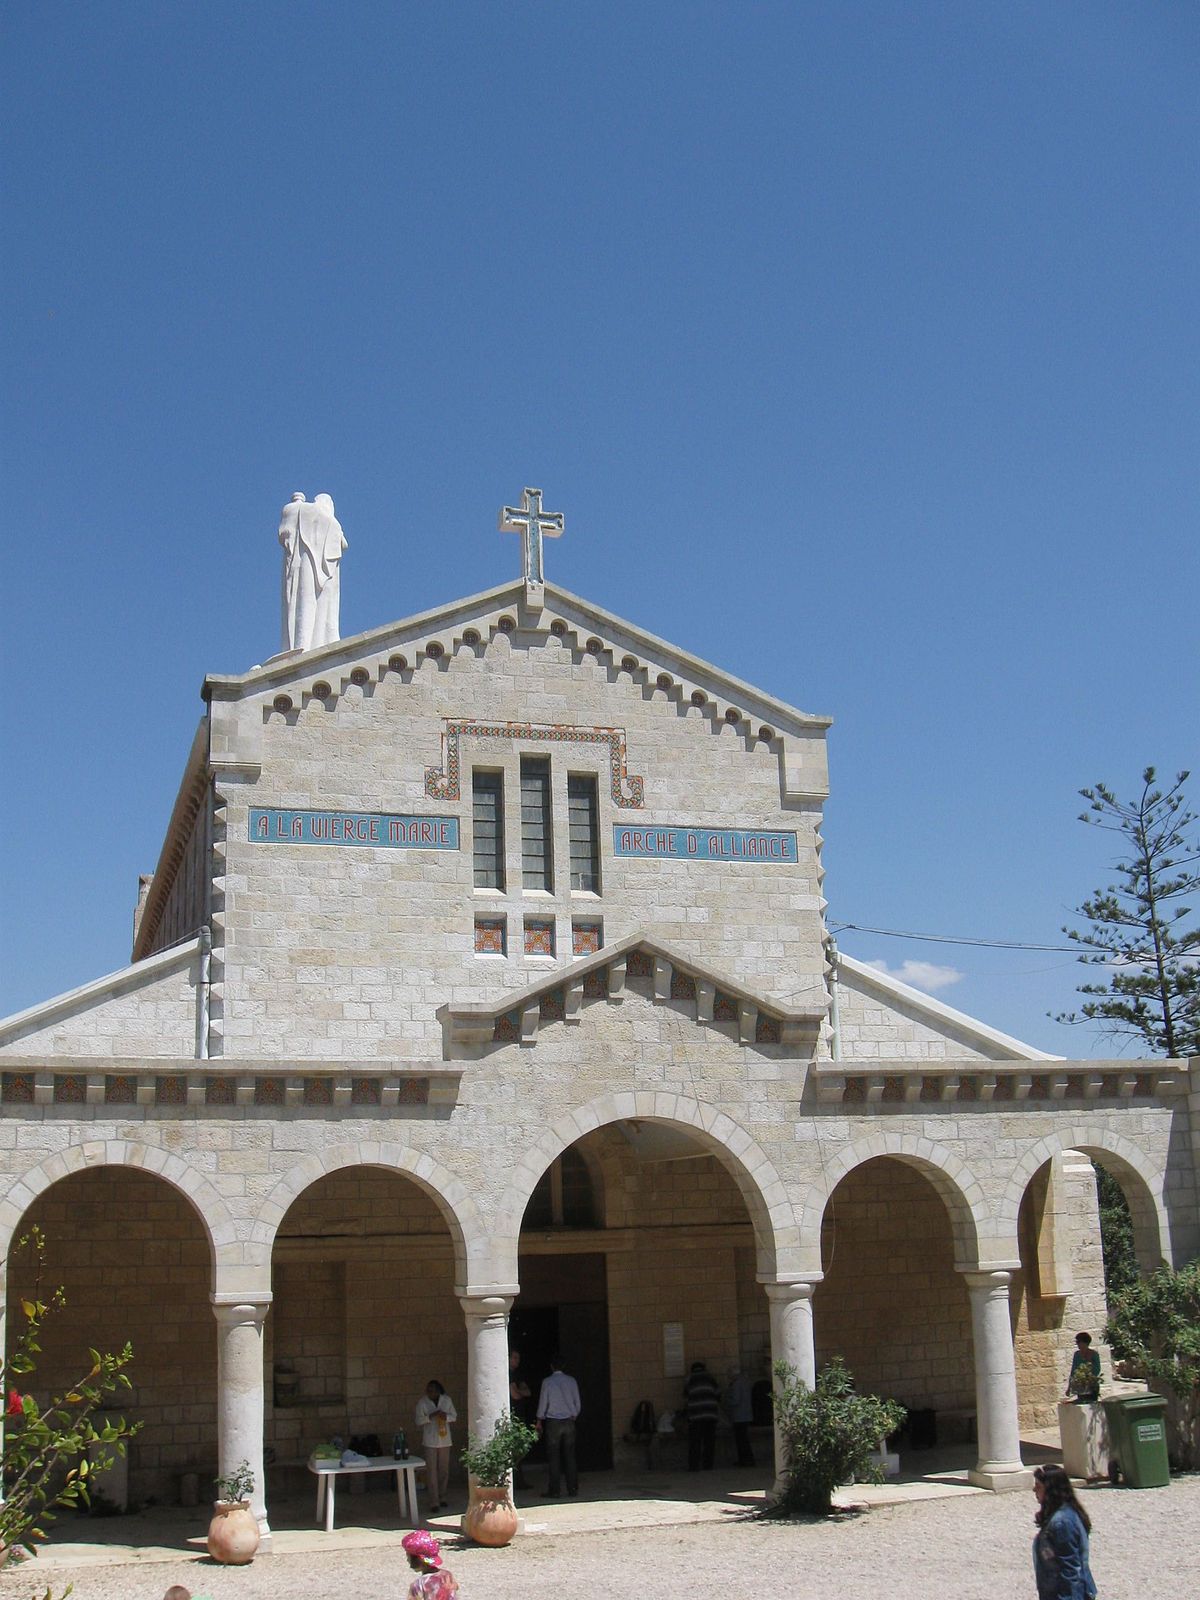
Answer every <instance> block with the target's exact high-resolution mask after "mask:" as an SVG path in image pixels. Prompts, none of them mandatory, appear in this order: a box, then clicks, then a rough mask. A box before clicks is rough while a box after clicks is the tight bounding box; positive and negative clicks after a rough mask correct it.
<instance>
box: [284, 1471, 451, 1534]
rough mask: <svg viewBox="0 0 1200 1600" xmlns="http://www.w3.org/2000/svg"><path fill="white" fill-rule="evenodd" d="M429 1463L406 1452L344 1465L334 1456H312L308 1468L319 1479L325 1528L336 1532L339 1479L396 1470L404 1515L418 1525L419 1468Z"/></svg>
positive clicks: (319, 1502)
mask: <svg viewBox="0 0 1200 1600" xmlns="http://www.w3.org/2000/svg"><path fill="white" fill-rule="evenodd" d="M424 1466H425V1463H424V1461H423V1460H422V1459H421V1457H420V1456H405V1457H404V1459H403V1460H402V1461H397V1460H395V1459H394V1457H392V1456H368V1457H367V1458H366V1460H365V1461H363V1462H352V1463H351V1464H350V1465H349V1466H346V1467H344V1466H343V1465H342V1463H341V1462H340V1461H337V1460H335V1459H333V1458H332V1457H331V1458H330V1459H329V1460H327V1461H326V1460H322V1459H321V1458H319V1457H317V1456H310V1457H309V1458H308V1470H309V1471H310V1472H312V1473H315V1474H316V1479H317V1521H318V1523H319V1522H320V1521H321V1519H322V1516H324V1521H325V1532H326V1533H332V1532H333V1508H334V1495H335V1493H336V1491H337V1481H338V1479H339V1478H341V1477H344V1476H345V1475H346V1474H348V1473H351V1472H394V1473H395V1474H396V1497H397V1499H398V1500H399V1502H400V1516H401V1519H402V1520H403V1519H404V1518H405V1517H406V1516H407V1518H408V1520H409V1521H410V1522H411V1523H412V1525H413V1526H414V1527H416V1524H417V1518H418V1515H419V1513H418V1509H417V1469H418V1468H424Z"/></svg>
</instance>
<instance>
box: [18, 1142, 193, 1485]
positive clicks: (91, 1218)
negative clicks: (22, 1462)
mask: <svg viewBox="0 0 1200 1600" xmlns="http://www.w3.org/2000/svg"><path fill="white" fill-rule="evenodd" d="M34 1223H36V1224H37V1225H38V1226H39V1227H41V1228H42V1230H43V1231H44V1233H45V1235H46V1240H47V1255H46V1268H45V1272H44V1274H43V1277H42V1289H43V1298H45V1297H46V1294H47V1292H48V1291H49V1290H51V1289H53V1288H54V1287H56V1286H57V1285H59V1284H62V1285H64V1286H65V1287H66V1289H67V1303H66V1307H65V1309H64V1310H63V1311H62V1312H61V1313H58V1314H56V1315H54V1316H52V1317H50V1318H49V1319H48V1320H47V1322H46V1324H45V1331H44V1336H43V1338H42V1340H41V1343H42V1354H41V1355H40V1356H39V1357H38V1358H37V1370H36V1372H35V1374H34V1375H33V1377H32V1379H31V1380H21V1381H27V1382H28V1387H29V1388H31V1389H32V1391H33V1393H34V1394H36V1395H37V1396H38V1397H39V1399H40V1400H42V1401H43V1402H44V1400H45V1399H46V1397H47V1396H48V1395H49V1394H50V1393H51V1392H54V1391H61V1390H62V1389H64V1388H66V1387H68V1386H70V1385H72V1384H74V1383H75V1382H76V1381H78V1380H79V1379H80V1378H81V1377H83V1376H85V1375H86V1373H87V1371H88V1367H89V1365H90V1360H89V1357H88V1350H89V1348H91V1347H94V1348H96V1349H99V1350H117V1349H119V1348H120V1347H121V1346H122V1345H123V1344H124V1343H125V1342H126V1340H129V1341H130V1342H131V1343H132V1345H133V1362H132V1364H131V1366H130V1367H129V1369H128V1371H129V1376H130V1380H131V1383H132V1385H133V1387H132V1391H131V1392H128V1393H126V1392H119V1393H118V1395H117V1396H116V1397H115V1399H114V1409H116V1410H117V1411H118V1412H119V1413H120V1414H122V1415H125V1416H126V1417H128V1418H131V1419H133V1420H135V1421H139V1422H141V1424H142V1429H141V1432H140V1433H139V1434H138V1435H137V1436H136V1437H135V1438H134V1439H133V1440H132V1441H131V1442H130V1444H129V1446H128V1450H129V1492H130V1496H131V1499H133V1500H135V1501H145V1500H147V1499H150V1498H154V1499H157V1500H162V1501H172V1502H173V1501H174V1500H176V1499H177V1496H178V1487H179V1485H178V1475H179V1473H181V1472H184V1471H198V1472H199V1473H200V1476H201V1478H202V1480H203V1479H205V1478H211V1477H212V1475H213V1474H214V1473H215V1472H216V1460H217V1436H216V1384H217V1334H216V1323H215V1321H214V1319H213V1314H212V1308H211V1306H210V1305H209V1299H208V1297H209V1291H210V1288H211V1284H212V1276H211V1266H210V1251H209V1246H208V1241H207V1239H206V1238H205V1236H204V1230H203V1227H202V1225H201V1223H200V1221H199V1219H198V1217H197V1216H196V1214H195V1212H194V1211H193V1209H192V1207H191V1206H190V1205H189V1204H188V1202H187V1201H186V1200H185V1199H184V1198H183V1197H182V1195H180V1194H179V1193H178V1192H177V1191H176V1190H173V1189H172V1188H171V1187H170V1186H169V1185H167V1184H165V1183H162V1182H160V1181H159V1180H157V1179H155V1178H152V1177H150V1176H149V1175H147V1174H145V1173H141V1172H136V1171H132V1170H129V1169H126V1168H120V1167H116V1168H111V1167H110V1168H98V1169H96V1170H94V1171H90V1172H85V1173H79V1174H77V1175H75V1176H73V1177H70V1178H67V1179H66V1180H65V1181H63V1182H61V1183H58V1184H56V1185H54V1187H52V1188H50V1189H48V1190H47V1191H46V1193H45V1194H44V1195H42V1196H41V1197H40V1199H39V1200H38V1201H37V1202H36V1203H35V1205H34V1206H33V1207H31V1209H30V1211H29V1213H28V1215H27V1217H26V1219H25V1226H26V1227H28V1226H30V1225H32V1224H34ZM32 1287H33V1278H32V1275H31V1267H30V1258H29V1257H27V1256H25V1255H24V1254H22V1253H16V1254H14V1256H13V1257H12V1258H11V1261H10V1266H9V1289H8V1329H9V1341H10V1345H9V1347H10V1349H11V1347H12V1339H13V1337H14V1335H15V1331H16V1329H17V1328H18V1327H19V1325H20V1323H21V1321H22V1320H23V1319H22V1318H21V1312H20V1301H21V1299H22V1298H23V1297H25V1296H27V1295H28V1294H29V1293H30V1291H31V1289H32ZM207 1487H208V1485H207V1484H203V1483H202V1490H201V1492H202V1494H203V1493H205V1492H207Z"/></svg>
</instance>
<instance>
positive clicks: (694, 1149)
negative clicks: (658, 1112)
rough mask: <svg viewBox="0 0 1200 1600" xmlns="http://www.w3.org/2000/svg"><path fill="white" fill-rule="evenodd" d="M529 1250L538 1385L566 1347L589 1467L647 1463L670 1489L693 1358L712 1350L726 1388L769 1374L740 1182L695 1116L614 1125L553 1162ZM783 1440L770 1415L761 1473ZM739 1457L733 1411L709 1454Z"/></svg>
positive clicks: (532, 1215) (678, 1467)
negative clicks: (737, 1379)
mask: <svg viewBox="0 0 1200 1600" xmlns="http://www.w3.org/2000/svg"><path fill="white" fill-rule="evenodd" d="M519 1251H520V1254H519V1277H520V1284H521V1292H520V1295H519V1297H518V1298H517V1300H516V1301H515V1302H514V1305H513V1309H512V1312H511V1314H510V1318H509V1326H510V1343H511V1345H512V1347H513V1348H515V1349H519V1350H520V1352H521V1361H522V1368H523V1370H524V1372H525V1373H526V1376H527V1380H528V1381H529V1383H530V1386H531V1388H532V1389H533V1391H534V1397H535V1398H536V1394H537V1387H538V1384H539V1383H540V1380H541V1378H542V1377H543V1376H544V1375H545V1373H546V1372H547V1371H548V1370H549V1357H550V1355H551V1354H552V1352H553V1348H554V1346H555V1345H557V1347H558V1349H559V1352H560V1354H561V1355H562V1357H563V1361H564V1366H565V1369H566V1370H567V1371H568V1372H569V1373H570V1374H571V1375H572V1376H573V1377H575V1378H576V1379H577V1380H578V1382H579V1386H580V1395H581V1401H582V1413H581V1418H580V1425H579V1448H580V1468H581V1470H582V1471H584V1472H585V1473H586V1472H587V1471H588V1470H589V1469H590V1470H592V1471H597V1470H603V1469H605V1468H609V1467H611V1468H615V1469H616V1470H617V1472H618V1473H620V1474H626V1475H634V1476H638V1477H641V1476H643V1475H646V1474H650V1475H651V1482H656V1483H657V1484H658V1485H659V1486H661V1492H669V1491H667V1489H666V1485H667V1484H668V1483H669V1482H671V1481H676V1482H678V1481H679V1480H678V1479H677V1478H676V1475H677V1474H679V1473H680V1472H684V1471H686V1468H687V1464H688V1449H687V1431H686V1417H685V1410H684V1394H683V1388H684V1381H685V1378H686V1376H687V1373H688V1370H689V1368H690V1366H691V1364H692V1363H693V1362H695V1361H702V1362H704V1363H705V1364H706V1365H707V1367H708V1370H709V1371H710V1372H711V1373H712V1374H713V1376H714V1377H715V1379H716V1380H717V1383H718V1386H719V1388H720V1389H721V1390H722V1391H724V1390H725V1389H726V1388H727V1386H728V1385H729V1383H730V1381H731V1377H732V1374H733V1373H734V1372H735V1371H740V1372H741V1373H742V1374H744V1376H745V1378H746V1379H747V1380H748V1383H749V1384H750V1385H751V1386H753V1385H754V1383H755V1382H756V1381H762V1382H764V1383H766V1382H768V1381H769V1373H770V1319H769V1306H768V1302H767V1297H766V1293H765V1291H764V1289H763V1286H762V1284H760V1283H759V1281H758V1270H757V1254H756V1242H755V1235H754V1227H753V1224H752V1222H751V1219H750V1213H749V1211H748V1208H747V1204H746V1200H745V1199H744V1198H743V1195H742V1192H741V1190H740V1189H739V1186H738V1182H737V1181H736V1179H735V1178H734V1176H733V1175H732V1173H731V1172H730V1170H729V1169H728V1167H727V1166H726V1165H725V1163H724V1162H723V1160H722V1159H721V1157H720V1156H719V1154H718V1153H716V1152H715V1151H714V1150H713V1149H712V1148H711V1147H710V1146H708V1145H706V1144H703V1143H701V1142H700V1140H699V1139H698V1138H697V1137H696V1136H695V1135H694V1134H693V1133H692V1131H691V1130H690V1129H689V1128H686V1127H684V1126H681V1125H678V1124H675V1123H665V1122H655V1121H649V1120H647V1121H644V1122H634V1121H618V1122H614V1123H610V1124H607V1125H606V1126H604V1127H601V1128H598V1129H597V1130H596V1131H595V1132H593V1133H589V1134H587V1135H586V1136H585V1137H584V1138H582V1139H579V1140H577V1141H576V1143H575V1144H573V1145H570V1146H568V1147H567V1149H565V1150H564V1151H563V1152H562V1154H561V1155H560V1156H559V1157H558V1158H557V1159H556V1160H555V1161H554V1162H552V1163H551V1165H550V1167H548V1168H547V1170H546V1172H545V1173H544V1174H543V1176H542V1179H541V1181H540V1182H539V1183H538V1185H537V1187H536V1188H535V1189H534V1192H533V1194H532V1195H531V1197H530V1200H529V1202H528V1205H527V1207H526V1211H525V1216H524V1220H523V1224H522V1228H521V1235H520V1246H519ZM664 1414H669V1415H668V1416H666V1417H665V1418H664ZM635 1415H636V1417H637V1419H638V1420H637V1424H636V1426H635V1423H634V1418H635ZM648 1416H649V1417H651V1418H652V1419H653V1420H652V1421H651V1422H650V1423H649V1424H648V1425H647V1421H646V1419H647V1417H648ZM660 1419H662V1420H663V1423H664V1425H663V1427H662V1430H661V1432H659V1431H656V1424H657V1423H658V1422H659V1420H660ZM772 1451H773V1445H772V1440H771V1435H770V1429H769V1427H763V1428H761V1429H759V1430H758V1436H757V1437H756V1439H755V1441H754V1454H755V1456H756V1458H757V1463H758V1466H759V1468H760V1469H761V1470H762V1471H763V1472H764V1473H766V1472H769V1471H770V1469H771V1463H772ZM536 1459H537V1458H536V1457H535V1460H536ZM738 1459H739V1452H738V1450H737V1447H736V1444H735V1440H734V1435H733V1429H732V1424H731V1422H730V1420H729V1419H728V1417H727V1415H726V1413H725V1411H724V1410H723V1411H722V1416H721V1422H720V1425H719V1429H718V1434H717V1440H716V1455H715V1461H714V1466H715V1468H716V1469H717V1470H719V1471H727V1470H729V1469H730V1468H734V1469H735V1470H736V1467H737V1464H738ZM688 1482H689V1487H694V1483H693V1481H692V1480H688ZM648 1487H649V1486H647V1489H648ZM582 1492H583V1493H584V1494H585V1495H586V1493H587V1484H586V1481H585V1483H584V1484H583V1488H582Z"/></svg>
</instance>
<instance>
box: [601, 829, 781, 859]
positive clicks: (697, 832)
mask: <svg viewBox="0 0 1200 1600" xmlns="http://www.w3.org/2000/svg"><path fill="white" fill-rule="evenodd" d="M613 854H614V855H617V856H653V857H662V858H666V859H667V860H674V861H766V862H769V863H771V864H774V865H783V864H784V863H791V864H793V865H794V864H795V863H796V862H797V861H798V860H799V856H798V854H797V851H796V835H795V834H794V833H777V832H775V831H773V830H771V829H765V828H626V827H624V826H622V825H621V824H620V823H614V825H613Z"/></svg>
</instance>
